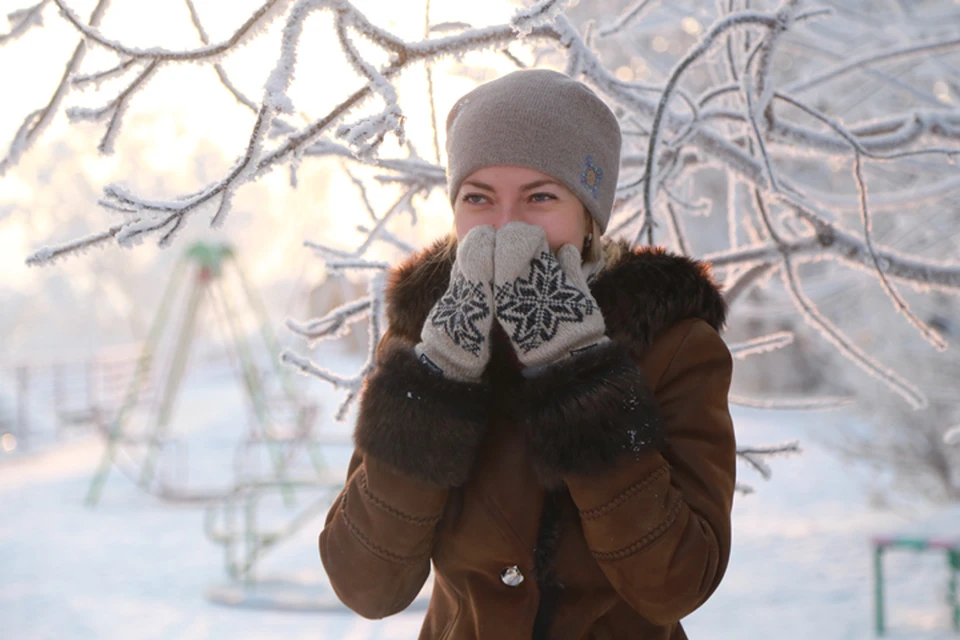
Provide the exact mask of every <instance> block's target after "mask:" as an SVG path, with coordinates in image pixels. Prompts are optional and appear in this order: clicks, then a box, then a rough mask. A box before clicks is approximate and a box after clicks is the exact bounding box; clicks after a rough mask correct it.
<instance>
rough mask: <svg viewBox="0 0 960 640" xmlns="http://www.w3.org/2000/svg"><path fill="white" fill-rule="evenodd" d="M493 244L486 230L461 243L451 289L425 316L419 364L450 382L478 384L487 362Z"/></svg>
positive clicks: (490, 231)
mask: <svg viewBox="0 0 960 640" xmlns="http://www.w3.org/2000/svg"><path fill="white" fill-rule="evenodd" d="M495 238H496V231H495V230H494V228H493V227H492V226H489V225H487V226H482V227H476V228H474V229H473V230H471V231H470V233H468V234H467V235H466V237H465V238H464V239H463V240H462V241H461V242H460V244H459V246H458V247H457V257H456V260H455V261H454V263H453V268H452V270H451V271H450V284H449V286H448V287H447V290H446V292H445V293H444V294H443V296H442V297H441V298H440V300H438V301H437V303H436V304H435V305H434V306H433V309H431V310H430V314H429V315H428V316H427V321H426V322H425V323H424V325H423V330H422V331H421V333H420V340H421V342H420V343H419V344H418V345H417V346H416V347H415V350H416V354H417V357H418V358H419V359H420V362H421V363H423V364H424V365H426V366H427V367H429V368H430V369H431V370H433V371H434V372H436V373H440V374H443V376H445V377H447V378H450V379H452V380H461V381H469V382H475V381H477V380H479V379H480V377H481V375H482V374H483V371H484V369H485V368H486V366H487V362H489V360H490V330H491V329H492V328H493V287H492V284H493V249H494V239H495Z"/></svg>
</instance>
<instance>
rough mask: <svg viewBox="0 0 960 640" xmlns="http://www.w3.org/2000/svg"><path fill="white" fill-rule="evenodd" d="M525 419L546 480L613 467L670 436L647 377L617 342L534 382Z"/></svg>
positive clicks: (526, 392) (548, 371)
mask: <svg viewBox="0 0 960 640" xmlns="http://www.w3.org/2000/svg"><path fill="white" fill-rule="evenodd" d="M520 395H521V396H522V398H523V404H522V407H521V412H522V413H521V416H520V418H521V421H522V423H523V425H524V429H525V431H526V437H527V441H528V442H529V444H530V448H531V450H532V451H534V452H535V455H536V456H537V459H538V463H539V464H538V467H539V468H538V471H539V472H540V476H541V479H543V480H544V482H545V483H546V484H548V485H554V484H558V483H559V482H560V481H561V479H560V476H562V475H564V474H569V473H587V474H589V473H596V472H599V471H602V470H603V469H606V468H610V466H611V465H612V464H613V463H614V462H615V460H616V459H617V458H619V457H620V456H621V455H623V454H624V453H625V452H634V453H639V452H640V451H645V450H660V449H662V448H663V430H662V427H661V424H660V419H659V416H658V413H657V406H656V402H655V400H654V397H653V393H652V392H651V391H650V389H649V388H648V387H647V385H646V381H645V380H644V376H643V372H642V371H641V370H640V367H638V366H637V364H636V363H635V362H634V361H633V359H632V358H631V357H630V355H629V349H627V348H626V347H624V345H622V344H620V343H618V342H617V341H611V342H608V343H606V344H603V345H601V346H598V347H595V348H593V349H590V350H589V351H586V352H584V353H581V354H579V355H577V356H574V357H572V358H567V359H565V360H563V361H561V362H559V363H557V364H555V365H552V366H550V367H548V368H547V369H546V370H545V371H543V373H541V374H540V375H538V376H536V377H533V378H530V379H528V380H527V381H526V383H525V388H524V390H523V392H522V393H521V394H520Z"/></svg>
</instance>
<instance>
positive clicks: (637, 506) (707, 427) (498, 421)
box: [320, 243, 735, 640]
mask: <svg viewBox="0 0 960 640" xmlns="http://www.w3.org/2000/svg"><path fill="white" fill-rule="evenodd" d="M454 255H455V254H454V250H453V248H452V247H449V246H446V245H444V244H443V243H438V244H437V245H435V246H434V247H433V248H431V249H429V250H427V251H426V252H424V253H423V254H421V255H420V256H417V257H416V258H415V259H413V260H411V261H410V262H408V263H407V264H406V265H404V266H402V267H400V268H399V269H397V270H396V271H395V272H394V273H393V280H392V282H391V286H390V288H389V291H388V298H387V304H388V314H389V320H390V328H389V330H388V332H387V335H386V336H385V337H384V339H383V340H382V342H381V345H380V347H379V356H378V364H377V367H376V369H375V370H374V372H373V373H372V375H371V376H370V378H369V379H368V381H367V387H366V389H365V391H364V395H363V397H362V400H361V406H360V412H359V416H358V420H357V425H356V430H355V434H354V440H355V443H356V445H357V449H356V452H355V453H354V456H353V459H352V461H351V463H350V467H349V471H348V473H347V483H346V487H345V489H344V490H343V492H342V493H341V495H340V497H339V498H338V500H337V501H336V503H335V504H334V506H333V507H332V508H331V510H330V512H329V514H328V516H327V520H326V524H325V526H324V529H323V531H322V532H321V534H320V555H321V557H322V559H323V564H324V567H325V568H326V570H327V573H328V575H329V578H330V581H331V583H332V584H333V587H334V589H335V590H336V593H337V595H338V596H339V597H340V599H341V600H342V601H343V602H344V603H345V604H346V605H347V606H348V607H350V608H351V609H353V610H354V611H356V612H357V613H359V614H360V615H362V616H365V617H368V618H382V617H385V616H389V615H391V614H394V613H397V612H399V611H402V610H403V609H404V608H406V607H407V606H408V605H409V604H410V603H411V601H412V600H413V599H414V598H415V597H416V595H417V593H418V592H419V591H420V589H421V587H422V586H423V584H424V581H425V579H426V578H427V575H428V573H429V571H430V565H431V561H432V562H433V567H434V576H435V584H434V588H433V594H432V598H431V601H430V605H429V608H428V611H427V614H426V618H425V620H424V624H423V628H422V631H421V634H420V638H421V639H430V640H439V639H446V638H450V639H454V640H472V639H480V640H508V639H513V638H517V639H524V640H527V639H530V638H538V639H539V638H543V639H546V638H549V639H551V640H580V639H586V638H590V639H595V640H626V639H631V640H678V639H682V638H685V637H686V636H685V634H684V632H683V629H682V627H681V626H680V622H679V621H680V619H681V618H683V617H684V616H686V615H687V614H689V613H690V612H692V611H693V610H695V609H696V608H697V607H699V606H700V605H701V604H703V602H704V601H705V600H706V599H707V598H708V597H709V596H710V594H711V593H713V591H714V589H716V587H717V585H718V584H719V582H720V579H721V577H722V576H723V573H724V571H725V569H726V566H727V559H728V556H729V551H730V510H731V503H732V500H733V493H734V480H735V444H734V434H733V425H732V423H731V419H730V414H729V411H728V408H727V393H728V389H729V384H730V376H731V371H732V361H731V357H730V352H729V350H728V349H727V347H726V346H725V345H724V343H723V341H722V340H721V339H720V337H719V335H718V331H719V330H720V329H721V327H722V325H723V323H724V317H725V313H726V307H725V304H724V302H723V299H722V297H721V296H720V293H719V291H718V290H717V288H716V286H715V285H714V284H713V283H712V281H711V279H710V276H709V274H708V271H707V269H706V268H705V267H704V266H703V265H701V264H699V263H697V262H694V261H691V260H688V259H686V258H683V257H678V256H673V255H670V254H667V253H665V252H663V251H661V250H638V251H635V252H634V251H629V250H627V249H625V248H624V251H623V252H622V253H621V255H620V256H619V257H618V258H616V259H615V260H614V261H613V262H612V263H611V264H608V266H607V268H606V269H605V270H604V271H603V272H601V273H600V274H599V275H598V276H597V278H596V279H595V280H594V281H593V282H592V283H591V291H592V292H593V295H594V296H595V298H596V299H597V302H598V303H599V305H600V308H601V310H602V312H603V316H604V319H605V320H606V324H607V335H608V336H609V337H610V338H611V342H609V343H607V345H605V346H602V347H596V348H594V349H593V350H591V351H589V352H587V353H584V354H582V355H579V356H577V357H576V358H571V359H569V360H568V361H566V362H565V363H563V364H559V365H554V366H553V367H550V368H549V369H548V370H547V371H546V372H545V373H542V374H541V375H539V376H536V377H533V378H524V377H523V375H521V373H520V372H519V368H518V366H517V364H516V359H515V357H513V352H512V350H511V349H510V347H509V342H508V341H507V340H506V336H505V335H504V334H503V333H502V330H500V329H499V328H497V329H495V333H494V336H493V337H494V341H493V355H492V358H491V364H490V366H489V367H488V368H487V372H486V374H485V375H484V380H483V382H481V383H477V384H468V383H462V382H452V381H448V380H446V379H444V378H442V377H439V376H437V375H435V374H433V373H431V372H429V371H427V370H426V369H425V368H424V367H422V366H421V365H419V363H418V362H417V361H416V360H415V358H414V356H413V353H412V347H413V346H414V344H415V343H416V342H417V341H418V340H419V335H420V328H421V326H422V325H423V322H424V321H425V319H426V317H427V314H428V312H429V311H430V308H431V307H432V306H433V304H434V303H435V302H436V301H437V299H438V298H439V297H440V296H441V295H442V294H443V292H444V290H445V289H446V287H447V282H448V280H449V275H450V268H451V264H452V260H453V256H454ZM514 566H515V567H517V569H518V570H519V572H520V574H521V575H522V576H523V577H524V580H523V581H522V582H520V584H518V585H515V586H510V585H509V584H507V582H508V581H505V580H503V579H501V578H502V572H503V571H504V570H505V569H507V568H509V567H514Z"/></svg>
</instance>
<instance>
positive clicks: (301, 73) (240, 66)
mask: <svg viewBox="0 0 960 640" xmlns="http://www.w3.org/2000/svg"><path fill="white" fill-rule="evenodd" d="M31 4H33V1H32V0H15V1H11V0H0V11H2V12H3V14H8V13H11V12H12V11H14V10H16V9H20V8H24V7H26V6H30V5H31ZM68 4H69V6H70V7H72V8H73V10H74V11H75V12H76V13H77V14H79V15H81V16H84V17H89V15H90V12H91V10H92V8H93V6H94V4H95V1H94V0H68ZM195 4H196V7H197V11H198V13H199V14H200V16H201V19H202V20H204V23H205V24H204V26H205V27H206V29H207V31H208V33H209V34H210V37H211V40H213V41H220V40H223V39H225V38H227V37H228V36H229V35H230V34H231V33H232V32H233V30H234V29H235V28H236V26H238V25H239V24H241V23H242V22H243V21H244V20H246V18H247V17H248V16H249V15H251V13H252V12H253V11H254V10H255V9H256V7H257V6H259V4H260V0H231V2H229V3H227V2H224V1H223V0H195ZM353 4H354V5H355V6H356V7H357V8H358V9H359V10H360V11H362V12H363V13H364V14H366V15H367V16H368V17H370V18H371V19H372V20H373V21H374V22H375V23H376V24H377V25H379V26H380V27H382V28H384V29H387V30H389V31H391V32H393V33H395V34H397V35H399V36H400V37H402V38H404V39H407V40H416V39H419V38H421V37H422V35H423V29H424V9H425V7H426V0H424V2H423V3H415V2H406V1H404V2H397V1H396V0H354V2H353ZM517 4H518V3H517V2H515V1H511V0H485V1H484V2H482V3H473V2H461V1H460V0H434V1H433V2H432V5H431V9H430V11H431V22H432V23H434V24H436V23H440V22H447V21H461V22H469V23H471V24H473V25H474V26H483V25H489V24H496V23H502V22H505V21H506V20H508V19H509V18H510V16H511V15H512V14H513V12H514V11H515V10H516V8H517ZM226 7H229V8H226ZM44 18H45V26H44V27H43V28H39V29H34V30H32V31H31V32H29V33H28V34H27V35H25V36H24V37H23V38H21V39H20V40H18V41H16V42H13V43H10V44H8V45H7V46H4V47H0V87H4V88H5V89H6V90H5V91H3V94H4V95H3V99H2V100H0V156H5V155H6V151H7V147H8V145H9V142H10V140H11V139H12V137H13V136H14V134H15V132H16V130H17V129H18V127H19V126H20V124H21V123H22V121H23V119H24V117H25V116H26V115H27V114H28V113H30V112H31V111H32V110H34V109H36V108H38V107H40V106H41V105H44V104H45V103H46V102H47V100H49V98H50V95H51V94H52V92H53V90H54V88H55V87H56V85H57V83H58V82H59V80H60V76H61V75H62V72H63V68H64V65H65V64H66V61H67V60H68V59H69V57H70V55H71V54H72V52H73V50H74V48H75V46H76V43H77V42H78V36H77V34H76V32H75V30H74V29H73V28H72V27H71V26H70V25H69V24H68V23H67V22H66V21H65V20H64V19H62V18H61V17H60V16H58V14H57V11H56V7H55V6H52V3H51V6H50V7H47V9H46V10H45V12H44ZM282 25H283V20H282V19H280V20H277V21H276V22H275V23H274V25H273V26H272V27H271V29H270V30H269V31H268V33H266V34H264V35H262V36H261V37H259V38H258V39H257V40H255V41H254V42H252V43H251V44H249V45H247V46H246V47H244V48H242V49H240V50H239V51H237V52H236V53H234V54H233V55H231V56H230V57H228V58H227V59H226V60H225V61H224V66H225V68H226V69H227V72H228V73H229V75H230V78H231V80H232V81H233V82H234V83H235V84H236V85H237V86H238V87H239V88H240V89H241V90H242V91H243V92H244V93H246V94H247V95H248V97H250V98H251V99H253V100H254V101H255V102H256V101H259V98H260V96H261V95H262V90H263V89H262V87H263V82H264V80H265V78H266V77H267V75H268V74H269V72H270V70H271V69H272V68H273V66H274V63H275V61H276V59H277V56H278V51H279V48H278V44H279V38H278V35H279V32H280V29H281V28H282ZM331 25H332V19H331V16H330V13H329V12H323V13H321V14H317V15H315V16H314V17H312V18H311V19H310V20H309V21H308V22H307V25H306V29H305V32H304V37H303V39H302V44H301V47H300V49H299V64H298V67H297V74H296V81H295V83H294V85H293V87H292V88H291V97H292V98H293V100H294V103H295V105H296V107H297V109H298V110H299V113H300V115H301V119H300V120H298V121H296V122H295V124H302V123H304V122H306V121H307V120H308V119H313V118H316V117H318V116H320V115H322V114H324V113H325V112H326V111H327V110H328V109H329V108H330V107H331V106H333V105H335V104H337V103H338V102H339V101H340V100H342V98H343V97H345V96H346V95H348V94H349V93H351V92H352V91H353V90H355V89H356V88H357V87H359V86H360V80H359V79H358V78H357V77H356V76H355V75H354V74H353V72H352V71H351V70H350V69H349V68H348V67H347V65H346V64H345V63H344V62H343V56H342V54H341V52H340V49H339V45H338V43H337V42H336V38H335V36H334V34H333V33H332V29H331ZM100 28H101V31H102V32H103V33H104V34H105V35H106V36H107V37H109V38H111V39H115V40H120V41H123V42H124V43H126V44H129V45H133V46H138V47H150V46H163V47H165V48H169V49H177V48H192V47H196V46H198V45H199V44H200V42H199V39H198V37H197V34H196V32H195V31H194V29H193V26H192V25H191V22H190V16H189V12H188V10H187V8H186V5H185V3H183V2H175V1H168V2H143V1H142V0H113V1H112V2H111V4H110V10H109V12H108V13H107V15H106V18H105V19H104V21H103V23H102V25H101V27H100ZM362 51H363V52H364V53H367V54H369V53H372V51H373V50H372V49H370V48H362ZM480 57H481V58H482V60H481V59H474V58H468V61H469V62H471V63H474V62H480V63H481V64H486V65H488V66H489V67H490V68H491V71H492V73H494V74H499V73H504V72H506V71H509V70H510V69H511V68H512V67H511V65H510V63H509V62H508V61H507V60H506V59H505V58H503V57H502V56H498V55H494V54H488V55H483V56H480ZM115 61H116V58H115V57H114V56H113V55H112V54H109V53H106V52H104V51H102V50H99V49H97V48H92V49H91V50H90V51H88V53H87V56H86V59H85V62H84V65H83V67H82V69H83V70H84V71H87V72H90V71H97V70H103V69H107V68H110V67H111V66H113V65H114V64H115ZM452 64H454V63H453V62H443V63H441V64H440V65H438V67H437V68H436V75H435V89H436V104H437V112H438V118H440V121H441V123H442V119H443V118H444V117H445V115H446V112H447V111H448V110H449V108H450V106H451V105H452V104H453V102H454V101H455V100H456V99H457V98H458V97H459V96H460V95H462V94H463V93H464V92H466V91H467V90H469V89H470V88H471V87H472V86H473V84H474V82H473V81H472V80H468V79H465V78H458V77H451V76H449V75H447V74H446V73H445V72H444V70H445V69H446V68H449V67H450V65H452ZM127 82H129V77H128V78H127ZM124 86H126V85H125V84H123V83H122V81H121V82H119V83H118V82H108V83H106V84H104V85H103V87H102V88H101V90H100V91H99V92H96V91H92V90H85V91H81V90H79V89H74V90H73V91H71V93H70V94H69V95H68V97H67V99H66V101H65V104H64V106H66V107H69V106H91V107H96V106H101V105H103V104H105V103H106V102H107V101H109V100H111V99H112V98H113V97H114V96H115V95H116V93H117V91H119V90H120V89H122V88H123V87H124ZM399 92H400V101H401V106H402V107H403V109H404V111H405V113H406V115H407V121H406V124H407V126H408V129H407V133H408V136H409V137H410V138H411V140H412V141H413V143H414V144H415V146H416V147H417V149H418V150H419V152H420V153H421V154H422V155H423V156H425V157H428V158H430V159H433V143H432V134H431V132H430V129H429V118H428V113H429V111H428V103H427V100H426V96H427V85H426V79H425V73H424V71H423V67H414V68H411V69H410V70H409V71H408V72H407V73H406V74H405V75H404V76H403V77H402V78H401V80H400V81H399ZM350 119H351V120H352V119H353V118H350ZM124 122H125V125H124V128H123V130H122V131H121V134H120V137H119V139H118V142H117V150H116V153H115V154H114V155H113V156H111V157H100V156H98V153H97V150H96V144H97V143H98V142H99V139H100V136H101V135H102V132H103V130H104V126H105V125H104V124H96V123H95V124H87V123H83V124H79V125H76V124H75V125H71V124H69V123H68V121H67V119H66V118H65V117H64V116H63V114H62V113H61V114H60V115H59V116H58V117H57V119H56V120H55V122H54V124H53V125H52V126H51V127H50V128H49V129H48V130H47V131H46V132H45V133H44V135H43V137H42V138H41V140H40V142H39V143H38V144H37V145H35V146H34V147H33V148H32V149H31V151H29V152H28V153H27V154H26V156H24V158H23V159H22V160H21V164H20V165H19V166H18V167H16V168H14V169H13V170H12V171H10V172H8V174H7V175H6V176H5V177H3V178H0V284H6V285H8V286H13V287H14V288H17V287H16V285H17V283H19V284H21V285H24V286H27V283H29V282H30V281H31V280H32V277H31V275H30V274H28V273H27V272H26V270H25V268H24V267H23V260H24V258H25V257H26V255H28V254H29V253H31V252H32V251H33V250H34V249H36V248H37V243H38V242H40V243H41V244H43V243H44V242H52V243H58V242H62V241H65V240H68V239H71V238H72V237H74V236H73V235H71V234H69V233H66V232H64V231H63V228H62V227H63V224H62V222H60V223H57V222H54V221H53V220H52V219H49V218H48V216H46V215H45V213H46V211H45V207H46V205H45V203H48V204H49V206H50V207H53V206H54V204H53V203H60V206H61V207H62V202H60V201H61V200H62V199H63V196H62V193H63V192H64V190H65V189H66V191H67V192H69V193H71V194H72V190H73V189H76V184H77V183H78V182H86V183H89V184H90V185H91V187H92V189H93V192H92V193H85V194H84V197H82V198H76V204H75V206H77V208H78V215H84V216H87V217H88V218H93V217H94V216H100V218H96V219H101V218H102V220H103V224H102V225H101V226H100V227H98V228H102V227H106V226H107V225H109V224H110V222H111V219H110V218H109V217H108V216H107V215H106V214H98V213H96V212H95V201H96V197H97V195H98V194H99V191H100V189H101V188H102V186H104V185H106V184H109V183H113V182H118V181H122V182H127V183H128V184H130V185H132V186H134V187H135V188H137V189H139V190H140V192H141V193H144V194H145V195H150V196H153V197H158V198H160V197H163V198H169V197H172V196H175V195H177V194H178V193H182V192H184V191H190V190H193V189H196V188H200V187H202V186H203V184H206V183H207V182H209V181H211V180H214V179H217V178H218V177H219V176H221V175H222V174H223V173H224V172H225V171H226V170H227V169H228V168H229V166H230V164H232V162H233V160H234V159H235V158H236V157H237V155H238V154H240V153H241V151H242V149H243V148H244V146H245V145H246V142H247V139H248V137H249V134H250V128H251V124H252V114H251V112H250V111H248V110H247V109H246V108H244V107H242V106H240V105H238V104H237V102H236V101H235V100H234V99H233V97H232V96H231V95H230V94H229V93H228V92H227V91H226V90H225V89H224V88H223V87H222V86H221V85H220V84H219V81H218V80H217V79H216V75H215V73H214V71H213V68H212V67H211V66H199V65H196V66H195V65H178V66H175V67H170V68H167V69H164V70H162V71H161V72H160V73H159V74H157V75H156V76H155V77H154V79H153V80H152V81H151V82H150V84H149V85H148V86H147V87H146V88H145V89H144V90H143V92H141V93H139V94H138V95H137V96H136V98H135V99H134V101H133V103H132V105H131V107H130V109H129V111H128V113H127V115H126V117H125V120H124ZM388 142H389V144H387V145H385V147H384V151H383V154H384V155H386V156H391V155H395V153H396V145H394V144H392V142H393V140H392V139H389V140H388ZM441 146H442V138H441ZM311 162H314V163H315V164H316V161H310V160H307V161H306V162H305V164H304V173H303V175H301V182H302V184H301V187H300V189H299V193H293V192H291V189H290V187H289V184H288V181H287V172H286V171H284V170H281V171H275V172H274V173H273V174H271V175H270V176H268V177H267V178H266V179H264V180H262V181H261V183H260V184H259V185H257V186H256V187H250V188H247V189H244V190H242V191H241V192H240V193H241V194H242V195H243V194H247V193H248V191H249V193H250V197H249V198H247V199H243V200H241V204H240V205H238V209H242V207H243V204H242V203H243V202H246V203H251V202H253V203H257V204H258V205H259V207H258V210H256V211H251V212H250V213H252V214H254V215H255V218H254V221H253V223H251V224H252V225H255V226H258V228H259V225H257V221H262V220H263V219H264V218H268V219H271V220H276V222H277V223H278V224H277V225H276V227H274V228H275V230H276V231H277V233H278V234H280V235H281V236H284V237H286V240H287V241H285V242H277V243H274V246H276V247H277V249H276V250H275V251H272V252H271V251H266V252H265V253H264V254H263V255H262V256H259V257H258V262H257V265H256V267H255V268H256V270H257V273H255V274H254V275H255V278H256V279H258V280H262V279H265V278H269V277H270V275H271V274H276V273H277V272H279V271H282V270H285V269H287V270H288V269H290V268H291V267H290V263H291V256H290V253H291V252H290V251H289V245H290V244H291V243H297V242H299V240H300V239H304V238H307V239H321V238H318V237H316V235H311V234H310V233H309V229H307V232H306V234H303V233H301V231H302V230H303V228H304V225H303V224H300V225H296V224H295V225H290V224H288V223H287V221H289V220H290V211H291V209H295V210H299V209H301V208H308V209H312V210H314V211H318V212H319V211H324V210H325V211H328V212H338V211H353V212H356V211H357V207H358V204H357V200H356V194H355V189H354V188H353V186H352V185H351V184H350V183H349V182H348V181H347V180H344V179H342V178H341V179H334V180H332V181H323V180H322V178H323V175H322V174H323V171H324V170H326V169H329V168H335V166H336V165H330V164H329V163H324V164H323V165H322V166H314V167H310V166H308V165H309V163H311ZM65 167H69V170H68V171H64V170H63V169H64V168H65ZM58 169H60V170H59V171H58ZM71 171H76V172H77V173H72V174H71V173H70V172H71ZM78 174H79V175H78ZM340 175H342V174H340ZM305 176H306V177H307V178H313V179H314V180H315V181H304V180H303V178H304V177H305ZM317 184H320V185H321V188H316V185H317ZM170 185H174V187H173V188H172V189H171V186H170ZM324 186H325V187H327V189H323V188H322V187H324ZM311 187H314V188H313V189H311ZM58 192H59V193H61V196H60V198H59V199H58V198H57V193H58ZM371 195H372V196H374V198H375V203H376V204H378V205H382V206H386V204H387V203H388V201H389V199H390V198H388V197H387V196H388V195H390V194H383V197H381V198H377V196H378V194H377V193H372V194H371ZM69 197H70V198H73V196H72V195H71V196H69ZM391 197H392V196H391ZM11 209H12V210H13V211H14V212H17V211H23V210H25V209H29V210H30V215H29V224H27V220H26V217H27V216H16V215H13V216H11V217H10V218H8V219H6V220H5V219H4V212H5V211H8V212H9V211H10V210H11ZM91 211H94V213H93V215H91ZM317 215H320V214H317ZM64 217H65V216H64V215H63V214H62V215H61V217H60V219H61V221H62V219H63V218H64ZM246 220H250V218H249V217H248V218H243V217H241V216H238V217H236V218H233V219H228V221H227V223H226V227H225V231H224V233H226V234H231V235H233V234H241V233H242V231H243V230H242V229H240V228H236V225H240V224H241V223H243V224H246V222H245V221H246ZM328 220H329V221H330V222H331V226H330V228H329V229H326V230H325V232H324V233H325V234H326V238H327V239H328V240H329V239H331V238H333V239H335V240H337V241H339V242H343V243H345V244H346V245H347V246H349V245H350V244H351V243H352V242H355V241H356V237H357V236H356V234H355V233H354V231H353V227H354V225H355V224H356V218H355V217H354V216H347V215H329V214H328ZM281 221H284V224H282V225H281V224H279V223H280V222H281ZM315 222H316V219H315V220H314V224H315ZM231 223H232V224H233V225H235V226H234V227H233V228H232V227H231ZM421 224H423V225H424V226H425V229H424V231H423V232H422V233H423V234H424V235H425V236H426V237H430V236H433V235H437V233H440V232H442V231H440V230H441V229H443V228H445V227H446V225H449V205H447V204H446V203H445V202H444V201H443V200H442V198H433V199H431V201H430V203H428V205H427V206H425V207H424V211H423V215H422V220H421ZM57 225H59V226H57ZM194 228H202V225H201V221H197V223H196V224H195V225H194ZM297 234H300V235H299V236H297ZM287 236H289V237H287ZM211 237H216V236H211ZM108 250H110V251H113V250H115V249H108ZM140 250H141V249H135V250H134V253H136V252H137V251H140ZM297 257H298V258H301V257H302V255H298V256H297ZM298 261H299V260H298ZM34 273H35V272H34Z"/></svg>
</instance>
